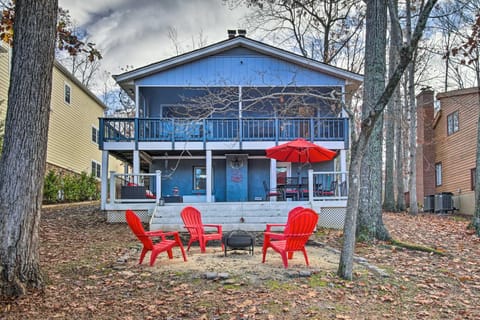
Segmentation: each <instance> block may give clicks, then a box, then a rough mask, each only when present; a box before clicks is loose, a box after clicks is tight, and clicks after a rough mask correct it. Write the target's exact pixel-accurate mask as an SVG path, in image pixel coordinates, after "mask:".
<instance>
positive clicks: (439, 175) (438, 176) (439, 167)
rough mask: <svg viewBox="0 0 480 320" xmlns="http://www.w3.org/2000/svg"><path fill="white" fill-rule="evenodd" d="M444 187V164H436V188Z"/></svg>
mask: <svg viewBox="0 0 480 320" xmlns="http://www.w3.org/2000/svg"><path fill="white" fill-rule="evenodd" d="M441 185H442V163H441V162H439V163H436V164H435V186H437V187H438V186H441Z"/></svg>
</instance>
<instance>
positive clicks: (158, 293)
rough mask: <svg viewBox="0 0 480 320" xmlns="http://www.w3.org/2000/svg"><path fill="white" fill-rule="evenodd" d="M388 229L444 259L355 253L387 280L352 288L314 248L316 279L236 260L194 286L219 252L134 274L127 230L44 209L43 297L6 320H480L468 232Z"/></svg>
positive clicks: (325, 236) (332, 238) (398, 218)
mask: <svg viewBox="0 0 480 320" xmlns="http://www.w3.org/2000/svg"><path fill="white" fill-rule="evenodd" d="M384 220H385V223H386V224H387V226H388V229H389V230H390V232H391V234H392V235H393V236H394V238H395V239H397V240H401V241H403V242H408V243H412V244H420V245H424V246H426V247H431V248H435V249H437V250H439V251H440V252H443V253H444V255H439V254H433V253H426V252H420V251H411V250H407V249H402V248H399V247H396V246H392V245H390V244H388V243H382V242H379V243H375V244H372V245H365V244H359V245H358V246H357V249H356V254H357V256H359V257H363V258H366V259H367V261H368V262H369V263H370V264H372V265H375V266H377V267H379V268H381V269H383V270H385V271H386V272H387V273H388V274H389V277H382V276H379V275H378V274H377V273H375V272H373V271H371V269H366V268H364V267H363V266H360V265H356V267H355V269H354V270H355V280H354V281H351V282H349V281H343V280H341V279H339V278H337V277H336V275H335V270H332V268H331V267H329V266H328V265H327V264H325V265H323V264H321V263H320V261H321V260H322V259H330V258H331V257H326V256H325V257H323V256H315V257H313V255H318V254H316V252H318V251H315V249H314V248H313V247H309V248H308V250H309V256H310V258H311V268H308V269H307V270H310V271H312V275H311V276H309V277H295V276H288V274H286V273H285V271H284V270H283V269H281V268H277V267H273V266H274V265H276V264H277V262H278V261H276V260H275V259H277V257H276V255H275V254H273V253H269V255H268V256H267V263H266V264H265V266H262V268H267V269H261V268H259V269H258V270H256V271H255V272H253V271H252V268H253V267H252V264H247V262H246V261H247V259H244V260H242V259H238V260H235V261H236V268H237V271H239V272H238V273H235V272H233V273H231V276H230V278H229V279H227V280H207V279H204V278H203V277H201V276H199V274H201V270H202V264H203V263H205V265H207V260H208V262H209V263H210V262H211V261H210V260H212V261H215V259H216V258H217V259H220V258H219V257H220V256H219V253H218V252H216V253H208V252H207V254H206V255H202V256H201V258H200V259H197V260H195V259H194V256H195V255H196V254H192V253H190V254H189V263H190V266H193V265H195V268H192V267H188V268H187V267H186V266H188V265H189V264H183V262H182V261H181V259H180V258H179V255H178V253H175V258H174V259H173V260H170V261H172V264H171V265H169V267H168V268H167V267H163V268H162V261H165V259H166V258H165V256H164V255H163V257H162V255H161V256H160V257H159V258H158V259H163V260H159V261H157V263H156V264H155V266H154V267H153V268H151V267H148V265H147V264H146V263H145V262H144V265H142V266H139V265H138V264H137V263H138V260H137V259H138V252H137V251H136V249H138V242H137V241H136V240H135V238H134V236H133V235H132V234H131V232H130V231H129V229H128V227H127V226H126V225H124V224H107V223H106V222H105V217H104V215H103V214H102V213H101V212H100V211H98V210H96V209H95V207H94V206H67V207H58V208H49V209H46V210H44V212H43V215H42V222H41V232H40V236H41V253H40V255H41V263H42V268H43V271H44V275H45V281H46V288H45V290H44V291H43V292H32V293H31V294H30V295H28V296H26V297H23V298H19V299H17V300H8V299H4V298H3V299H0V319H205V320H206V319H232V320H233V319H479V318H480V308H478V301H480V240H479V238H478V237H477V236H475V235H474V234H473V233H472V232H470V231H469V230H467V228H466V227H467V225H468V221H467V220H465V219H462V218H459V217H454V216H445V215H418V216H415V217H412V216H408V215H404V214H391V213H386V214H385V216H384ZM340 236H341V232H339V231H334V230H320V231H319V232H318V233H317V234H316V235H315V238H316V239H315V240H317V241H318V242H321V243H325V244H326V245H327V246H329V247H334V248H335V247H336V248H338V247H339V243H340V241H341V239H340ZM195 250H198V247H197V248H194V249H193V250H192V252H195ZM256 250H257V251H259V250H258V248H257V249H256ZM177 251H178V250H177ZM232 254H234V253H232ZM257 254H259V253H257ZM299 256H300V260H298V261H300V264H301V263H302V262H303V261H302V259H301V258H302V257H301V254H300V255H299ZM147 258H148V256H147ZM255 258H256V256H255ZM296 258H298V257H296ZM202 259H203V260H202ZM123 260H126V262H122V261H123ZM190 261H195V262H190ZM249 263H251V261H250V262H249ZM254 263H256V264H258V265H262V264H261V260H258V261H257V262H255V261H254ZM256 264H254V265H253V266H255V265H256ZM269 265H270V266H272V268H271V269H270V271H268V270H269V269H268V266H269ZM172 266H177V267H176V268H174V267H172ZM182 266H183V267H182ZM295 268H296V266H295V265H293V267H292V270H295ZM242 270H243V272H242ZM205 271H209V270H205ZM252 272H253V273H252ZM242 273H244V274H245V275H250V276H249V277H243V276H242ZM252 274H256V275H257V276H258V277H257V278H255V279H253V280H252V277H251V275H252Z"/></svg>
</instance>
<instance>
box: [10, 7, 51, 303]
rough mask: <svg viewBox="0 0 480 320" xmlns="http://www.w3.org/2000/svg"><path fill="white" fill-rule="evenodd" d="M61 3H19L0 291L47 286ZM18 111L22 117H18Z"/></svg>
mask: <svg viewBox="0 0 480 320" xmlns="http://www.w3.org/2000/svg"><path fill="white" fill-rule="evenodd" d="M57 6H58V4H57V1H46V0H38V1H21V0H18V1H16V8H15V24H14V34H15V37H14V40H13V41H14V43H13V56H12V71H11V80H10V90H9V94H8V110H7V120H6V130H5V141H4V145H3V148H4V150H3V153H2V158H1V161H0V175H1V176H2V177H9V178H8V179H1V180H0V239H1V241H0V243H1V245H0V270H1V274H0V289H1V290H0V291H1V293H2V294H5V295H7V296H18V295H22V294H25V293H26V290H27V289H29V288H40V287H42V286H43V276H42V274H41V272H40V266H39V256H38V243H39V241H38V226H39V220H40V208H41V205H42V185H43V176H44V172H45V160H46V151H47V135H48V118H49V110H50V99H51V94H50V92H51V86H52V69H53V57H54V48H55V32H56V28H55V27H56V16H57V9H58V7H57ZM34 27H35V30H34ZM26 110H28V112H26ZM19 114H22V115H23V116H22V117H18V116H17V115H19ZM25 141H29V143H25ZM13 182H15V183H14V184H13ZM14 204H15V205H14Z"/></svg>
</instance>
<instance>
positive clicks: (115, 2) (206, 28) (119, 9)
mask: <svg viewBox="0 0 480 320" xmlns="http://www.w3.org/2000/svg"><path fill="white" fill-rule="evenodd" d="M59 4H60V6H61V7H62V8H64V9H68V10H69V11H70V15H71V16H72V18H73V19H74V21H75V22H76V24H77V25H79V26H80V27H82V28H85V29H86V31H87V32H88V34H90V35H91V37H92V40H93V42H95V43H96V44H97V47H98V48H99V49H100V51H101V52H102V54H103V56H104V58H103V60H102V65H103V67H104V68H105V69H106V70H107V71H109V72H111V73H112V74H118V73H121V71H120V70H119V68H120V67H125V66H126V65H133V66H134V67H135V68H137V67H141V66H144V65H147V64H149V63H152V62H156V61H159V60H163V59H166V58H169V57H172V56H174V55H176V53H175V48H174V45H173V42H172V41H171V40H169V38H168V28H169V27H173V28H175V29H176V30H177V32H178V40H179V41H180V46H181V47H182V49H183V51H190V50H191V49H192V39H194V40H195V42H196V43H197V42H198V39H199V34H200V32H202V34H203V38H204V39H206V42H207V44H211V43H214V42H218V41H221V40H223V39H226V38H227V29H245V27H244V26H242V21H241V18H242V17H243V16H244V14H245V12H246V9H244V8H236V9H234V10H231V9H230V8H229V7H228V6H227V5H224V4H223V1H222V0H134V1H132V0H95V1H84V0H59Z"/></svg>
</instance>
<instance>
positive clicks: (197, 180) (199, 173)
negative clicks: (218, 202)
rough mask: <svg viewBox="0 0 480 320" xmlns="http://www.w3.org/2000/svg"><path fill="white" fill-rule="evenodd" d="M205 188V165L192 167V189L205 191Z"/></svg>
mask: <svg viewBox="0 0 480 320" xmlns="http://www.w3.org/2000/svg"><path fill="white" fill-rule="evenodd" d="M206 189H207V169H206V167H193V190H194V191H205V190H206Z"/></svg>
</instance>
